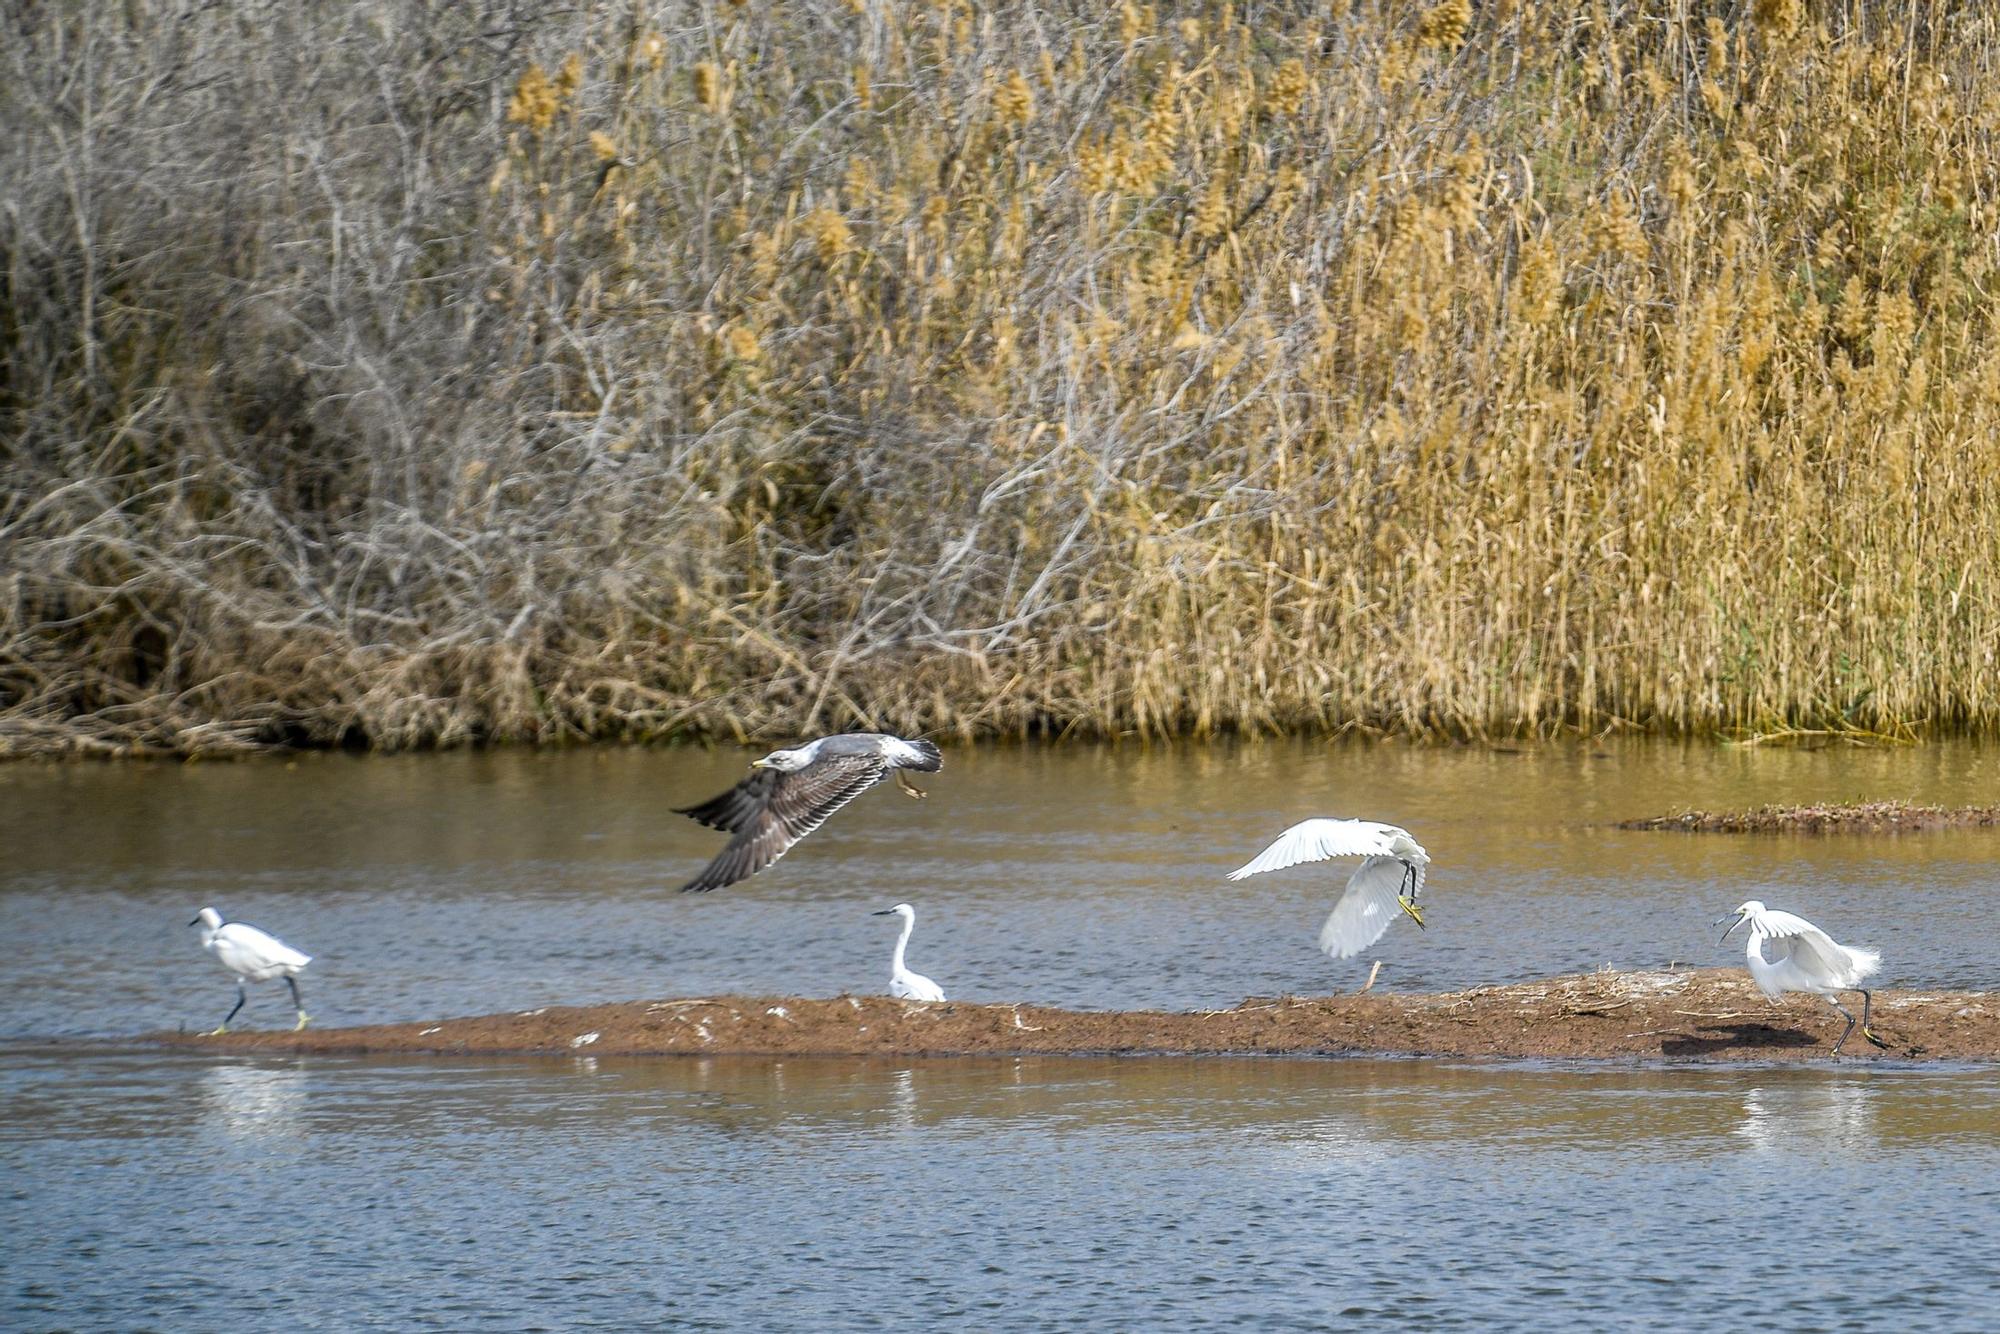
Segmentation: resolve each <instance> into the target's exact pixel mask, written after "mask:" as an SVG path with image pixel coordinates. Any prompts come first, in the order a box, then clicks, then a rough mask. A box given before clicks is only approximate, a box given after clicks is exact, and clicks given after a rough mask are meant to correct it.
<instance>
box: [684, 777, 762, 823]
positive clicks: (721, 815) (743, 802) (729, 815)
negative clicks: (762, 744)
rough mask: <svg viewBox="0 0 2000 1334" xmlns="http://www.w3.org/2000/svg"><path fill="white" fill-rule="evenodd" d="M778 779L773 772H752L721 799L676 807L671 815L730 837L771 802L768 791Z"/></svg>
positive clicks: (710, 799) (712, 798) (715, 798)
mask: <svg viewBox="0 0 2000 1334" xmlns="http://www.w3.org/2000/svg"><path fill="white" fill-rule="evenodd" d="M778 778H779V773H778V771H777V770H776V769H753V770H751V771H750V776H749V777H748V778H746V779H744V780H743V781H742V782H740V783H738V784H737V785H736V786H735V787H732V788H730V789H729V790H728V791H727V792H724V793H723V794H722V795H721V796H719V797H710V798H709V799H708V800H707V801H704V802H702V803H701V805H699V806H676V807H674V814H676V815H685V816H687V817H688V818H689V819H691V820H696V821H699V822H700V823H702V824H705V825H707V826H708V827H709V828H710V829H720V830H721V831H722V832H723V833H725V834H733V833H735V832H736V831H737V830H739V829H741V828H742V827H743V826H744V825H745V824H746V823H748V822H749V821H751V820H754V819H756V818H757V816H758V814H759V813H760V812H761V811H762V810H763V809H764V804H765V803H766V802H768V801H769V800H770V799H771V789H772V788H773V787H775V786H776V785H777V781H778Z"/></svg>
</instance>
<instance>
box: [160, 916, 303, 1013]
mask: <svg viewBox="0 0 2000 1334" xmlns="http://www.w3.org/2000/svg"><path fill="white" fill-rule="evenodd" d="M188 925H189V926H199V927H200V928H201V945H202V948H203V949H205V950H207V951H208V952H209V953H211V954H213V955H214V956H215V957H216V958H217V959H218V960H219V961H221V964H222V966H223V967H224V968H227V969H228V970H229V971H230V972H232V973H234V974H236V1004H235V1005H234V1006H232V1007H230V1011H229V1013H228V1014H226V1015H224V1016H223V1017H222V1022H221V1023H219V1024H217V1025H216V1026H215V1028H214V1030H213V1031H214V1032H216V1033H227V1032H228V1031H229V1021H230V1020H231V1019H234V1018H235V1017H236V1012H237V1011H238V1010H240V1009H242V1008H243V1002H244V1001H246V1000H248V999H249V993H248V991H247V989H246V987H247V984H248V983H251V982H264V981H268V980H270V979H271V978H274V977H282V978H284V979H285V985H286V986H288V987H290V988H291V989H292V1008H293V1009H295V1010H297V1011H298V1012H299V1022H298V1023H297V1024H296V1025H294V1027H293V1030H292V1031H293V1032H297V1031H298V1030H299V1029H301V1028H304V1027H305V1026H306V1025H307V1024H308V1023H309V1022H311V1020H312V1016H311V1015H309V1014H307V1013H306V1003H305V1002H304V1001H303V1000H301V999H299V982H298V977H299V973H300V972H301V971H302V970H304V968H305V966H306V965H307V964H309V963H311V962H312V955H310V954H301V953H300V952H299V951H298V950H295V949H293V948H292V947H291V946H290V945H287V944H286V943H285V942H284V941H282V940H279V939H278V938H277V937H276V936H274V935H272V934H270V933H269V932H268V931H259V930H258V929H257V928H256V927H254V926H251V925H250V924H249V923H247V922H225V921H223V920H222V914H221V913H219V912H217V911H216V910H215V909H213V908H203V909H202V910H201V911H200V912H199V913H197V914H195V919H194V920H193V921H192V922H189V923H188Z"/></svg>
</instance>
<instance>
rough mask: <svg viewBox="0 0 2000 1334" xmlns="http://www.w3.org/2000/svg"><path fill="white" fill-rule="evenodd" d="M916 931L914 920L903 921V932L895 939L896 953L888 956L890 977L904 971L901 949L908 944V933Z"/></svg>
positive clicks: (910, 918) (909, 918) (915, 920)
mask: <svg viewBox="0 0 2000 1334" xmlns="http://www.w3.org/2000/svg"><path fill="white" fill-rule="evenodd" d="M916 929H917V919H916V918H914V917H905V918H904V919H903V932H902V934H901V935H899V936H897V937H896V952H895V953H894V954H892V955H891V956H889V973H890V975H891V976H894V975H895V974H897V973H900V972H904V971H906V970H905V969H904V967H903V947H904V946H905V945H908V944H909V943H910V932H912V931H914V930H916Z"/></svg>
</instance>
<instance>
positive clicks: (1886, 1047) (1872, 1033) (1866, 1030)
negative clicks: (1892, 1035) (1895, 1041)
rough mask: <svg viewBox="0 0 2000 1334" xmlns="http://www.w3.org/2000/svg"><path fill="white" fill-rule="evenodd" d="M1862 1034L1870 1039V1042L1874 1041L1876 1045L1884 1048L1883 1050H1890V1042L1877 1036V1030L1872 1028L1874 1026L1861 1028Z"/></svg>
mask: <svg viewBox="0 0 2000 1334" xmlns="http://www.w3.org/2000/svg"><path fill="white" fill-rule="evenodd" d="M1861 1036H1862V1037H1864V1038H1867V1039H1868V1040H1869V1041H1870V1042H1872V1043H1874V1044H1875V1045H1876V1046H1878V1047H1880V1048H1881V1049H1882V1050H1883V1051H1887V1050H1889V1044H1888V1043H1886V1042H1884V1041H1883V1040H1882V1039H1881V1038H1878V1037H1876V1036H1875V1030H1874V1029H1872V1028H1864V1029H1862V1030H1861Z"/></svg>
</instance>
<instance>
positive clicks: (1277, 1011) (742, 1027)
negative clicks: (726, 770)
mask: <svg viewBox="0 0 2000 1334" xmlns="http://www.w3.org/2000/svg"><path fill="white" fill-rule="evenodd" d="M1857 1004H1858V1000H1857ZM1840 1027H1841V1020H1840V1017H1839V1016H1838V1015H1837V1014H1835V1013H1834V1012H1833V1010H1832V1009H1831V1008H1830V1007H1829V1006H1827V1005H1826V1004H1825V1002H1823V1001H1820V1000H1817V999H1815V998H1811V997H1801V996H1790V997H1786V998H1785V999H1784V1000H1783V1001H1781V1002H1772V1001H1767V1000H1765V999H1764V997H1763V996H1762V995H1760V994H1758V992H1757V991H1756V989H1755V988H1754V987H1753V986H1751V984H1750V981H1749V979H1748V978H1747V977H1745V976H1744V975H1743V974H1742V973H1740V972H1737V971H1735V970H1731V969H1706V970H1699V971H1689V970H1681V971H1671V972H1641V973H1618V972H1608V971H1607V972H1600V973H1590V974H1584V975H1581V976H1575V977H1558V978H1551V979H1548V980H1546V981H1540V982H1527V983H1519V984H1516V985H1511V986H1499V987H1477V988H1474V989H1473V990H1470V991H1460V992H1448V993H1444V994H1440V995H1399V994H1395V993H1384V992H1374V993H1371V994H1367V995H1344V996H1313V997H1309V996H1281V997H1276V998H1252V999H1250V1000H1246V1001H1244V1002H1243V1003H1242V1004H1240V1005H1238V1006H1235V1007H1234V1008H1231V1009H1227V1010H1214V1011H1196V1012H1191V1013H1182V1014H1168V1013H1156V1012H1148V1011H1139V1012H1114V1013H1094V1012H1084V1011H1075V1010H1058V1009H1051V1008H1048V1007H1045V1006H1039V1005H1025V1004H1024V1005H973V1004H962V1003H957V1002H947V1003H944V1004H938V1005H921V1004H916V1003H911V1002H905V1001H898V1000H891V999H890V998H888V997H886V996H841V997H837V998H835V999H833V1000H807V999H801V998H797V997H763V998H750V997H743V996H718V997H699V998H689V999H685V1000H660V1001H633V1002H627V1003H623V1004H616V1005H594V1006H588V1007H581V1008H567V1007H555V1006H551V1007H548V1008H545V1009H538V1010H528V1011H523V1012H520V1013H513V1014H493V1015H481V1016H477V1017H473V1018H464V1019H440V1020H433V1021H427V1022H422V1023H413V1024H382V1025H374V1026H370V1027H361V1028H324V1029H308V1030H306V1031H305V1032H303V1033H290V1032H243V1033H230V1034H226V1035H224V1036H221V1037H203V1036H196V1035H194V1034H162V1035H159V1036H158V1039H157V1040H158V1041H160V1042H163V1043H167V1044H171V1045H174V1046H198V1047H202V1048H206V1049H209V1050H215V1051H242V1052H252V1051H257V1052H321V1053H412V1054H416V1053H421V1054H434V1055H445V1056H452V1055H485V1054H496V1055H497V1054H537V1055H571V1054H574V1055H590V1056H654V1055H659V1056H668V1055H676V1056H678V1055H721V1054H750V1055H770V1056H794V1055H797V1056H804V1055H813V1056H909V1055H926V1056H959V1055H1002V1054H1027V1053H1045V1054H1066V1053H1076V1054H1081V1053H1116V1054H1130V1055H1141V1054H1217V1055H1220V1054H1254V1053H1298V1054H1307V1053H1320V1054H1352V1055H1359V1054H1385V1055H1417V1056H1450V1057H1479V1056H1489V1057H1505V1058H1554V1059H1574V1058H1582V1059H1660V1058H1666V1059H1669V1060H1687V1061H1709V1062H1730V1061H1772V1060H1778V1061H1806V1060H1820V1059H1824V1058H1825V1057H1826V1055H1827V1052H1828V1049H1829V1048H1830V1047H1831V1045H1832V1043H1833V1040H1834V1038H1836V1037H1837V1036H1839V1033H1840ZM1875 1029H1876V1031H1877V1032H1878V1033H1880V1034H1881V1035H1882V1036H1883V1037H1884V1038H1885V1039H1887V1040H1888V1041H1889V1042H1891V1043H1892V1044H1894V1045H1893V1048H1892V1049H1891V1050H1889V1051H1876V1050H1875V1049H1874V1048H1872V1047H1870V1046H1869V1045H1868V1044H1867V1043H1866V1042H1863V1041H1862V1040H1861V1035H1860V1032H1859V1031H1858V1030H1857V1031H1856V1033H1855V1034H1854V1036H1853V1037H1852V1038H1851V1039H1849V1041H1848V1044H1847V1047H1846V1049H1845V1051H1844V1052H1843V1053H1842V1059H1844V1060H1850V1061H1892V1062H1894V1061H1928V1060H1951V1061H1995V1060H2000V995H1996V994H1991V993H1984V992H1916V991H1878V992H1876V993H1875Z"/></svg>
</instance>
